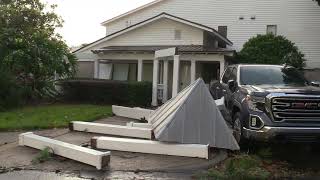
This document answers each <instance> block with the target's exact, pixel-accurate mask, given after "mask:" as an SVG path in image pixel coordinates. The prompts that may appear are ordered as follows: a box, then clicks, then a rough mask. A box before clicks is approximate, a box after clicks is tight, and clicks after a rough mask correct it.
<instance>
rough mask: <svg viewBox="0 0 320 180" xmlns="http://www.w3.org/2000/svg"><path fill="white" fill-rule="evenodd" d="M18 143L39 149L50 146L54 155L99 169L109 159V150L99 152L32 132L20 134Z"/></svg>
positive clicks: (104, 165) (106, 163) (105, 164)
mask: <svg viewBox="0 0 320 180" xmlns="http://www.w3.org/2000/svg"><path fill="white" fill-rule="evenodd" d="M19 145H20V146H28V147H32V148H35V149H39V150H43V149H45V148H50V149H51V150H52V151H53V153H54V154H56V155H59V156H63V157H66V158H69V159H72V160H75V161H79V162H82V163H85V164H89V165H91V166H95V167H96V168H97V169H99V170H100V169H102V168H104V167H106V166H107V165H108V164H109V161H110V152H100V151H96V150H93V149H89V148H85V147H81V146H76V145H73V144H69V143H65V142H61V141H57V140H54V139H49V138H46V137H42V136H38V135H35V134H33V133H32V132H28V133H23V134H20V135H19Z"/></svg>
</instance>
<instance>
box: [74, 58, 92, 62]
mask: <svg viewBox="0 0 320 180" xmlns="http://www.w3.org/2000/svg"><path fill="white" fill-rule="evenodd" d="M77 62H94V59H79V60H77Z"/></svg>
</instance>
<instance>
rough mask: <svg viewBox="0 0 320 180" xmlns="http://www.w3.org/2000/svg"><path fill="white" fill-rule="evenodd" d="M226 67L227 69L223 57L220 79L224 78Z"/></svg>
mask: <svg viewBox="0 0 320 180" xmlns="http://www.w3.org/2000/svg"><path fill="white" fill-rule="evenodd" d="M224 69H225V62H224V59H222V60H221V61H220V79H221V78H222V75H223V72H224Z"/></svg>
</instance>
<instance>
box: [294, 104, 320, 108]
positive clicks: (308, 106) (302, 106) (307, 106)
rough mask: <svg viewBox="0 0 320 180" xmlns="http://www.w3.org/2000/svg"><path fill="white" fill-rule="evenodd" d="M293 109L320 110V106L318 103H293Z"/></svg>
mask: <svg viewBox="0 0 320 180" xmlns="http://www.w3.org/2000/svg"><path fill="white" fill-rule="evenodd" d="M291 107H292V108H297V109H303V108H305V109H318V108H320V104H318V103H292V104H291Z"/></svg>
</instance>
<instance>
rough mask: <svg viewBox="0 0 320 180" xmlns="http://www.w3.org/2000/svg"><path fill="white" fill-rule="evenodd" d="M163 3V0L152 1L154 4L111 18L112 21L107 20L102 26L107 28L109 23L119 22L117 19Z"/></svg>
mask: <svg viewBox="0 0 320 180" xmlns="http://www.w3.org/2000/svg"><path fill="white" fill-rule="evenodd" d="M161 1H163V0H155V1H152V2H150V3H148V4H145V5H143V6H140V7H138V8H136V9H133V10H131V11H128V12H126V13H123V14H120V15H119V16H116V17H114V18H111V19H109V20H106V21H104V22H102V23H101V25H102V26H105V25H106V24H108V23H110V22H112V21H115V20H117V19H120V18H123V17H125V16H128V15H130V14H132V13H135V12H138V11H140V10H142V9H144V8H147V7H149V6H152V5H154V4H157V3H159V2H161Z"/></svg>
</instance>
